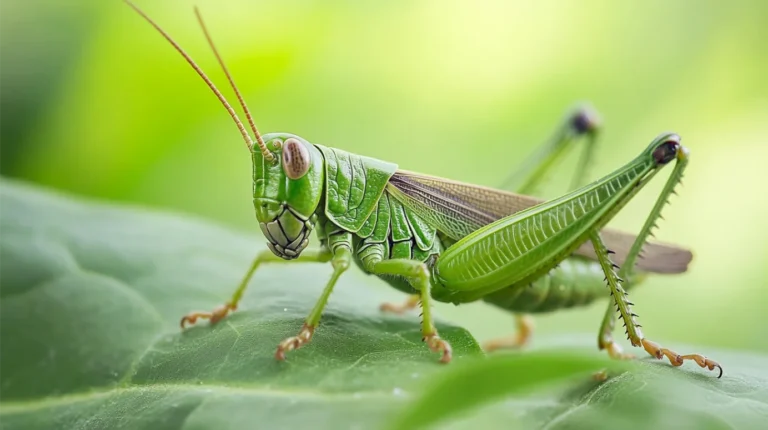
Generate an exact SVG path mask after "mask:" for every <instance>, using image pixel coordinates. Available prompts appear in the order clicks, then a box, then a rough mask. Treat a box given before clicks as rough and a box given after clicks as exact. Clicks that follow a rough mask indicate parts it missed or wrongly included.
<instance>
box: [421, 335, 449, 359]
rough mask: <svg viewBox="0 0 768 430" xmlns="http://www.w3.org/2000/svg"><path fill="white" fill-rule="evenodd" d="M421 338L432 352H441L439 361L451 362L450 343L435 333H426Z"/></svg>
mask: <svg viewBox="0 0 768 430" xmlns="http://www.w3.org/2000/svg"><path fill="white" fill-rule="evenodd" d="M422 340H423V341H424V342H426V343H427V346H429V349H430V350H431V351H432V352H442V353H443V355H442V357H440V362H441V363H450V362H451V357H452V356H453V349H452V348H451V344H450V343H448V342H446V341H444V340H443V339H441V338H440V336H438V335H437V333H432V334H428V335H426V336H424V338H423V339H422Z"/></svg>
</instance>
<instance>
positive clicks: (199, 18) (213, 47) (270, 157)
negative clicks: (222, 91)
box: [195, 6, 274, 161]
mask: <svg viewBox="0 0 768 430" xmlns="http://www.w3.org/2000/svg"><path fill="white" fill-rule="evenodd" d="M195 15H197V21H198V22H199V23H200V28H202V29H203V34H205V38H206V39H208V45H210V46H211V50H212V51H213V54H214V55H216V59H217V60H219V64H220V65H221V68H222V69H223V70H224V74H225V75H227V79H228V80H229V84H230V85H231V86H232V89H233V90H234V91H235V95H237V100H238V101H240V106H242V108H243V111H244V112H245V116H246V117H247V118H248V123H249V124H250V125H251V130H253V134H254V135H256V142H257V143H258V145H259V149H261V153H262V154H263V155H264V158H266V159H267V161H272V160H273V159H274V155H272V153H271V152H269V149H267V145H265V144H264V139H262V138H261V134H260V133H259V130H258V129H257V128H256V124H254V123H253V117H252V116H251V111H249V110H248V106H246V104H245V100H243V96H242V95H241V94H240V90H238V89H237V85H235V80H234V79H232V75H230V74H229V69H227V65H226V64H224V60H223V59H222V58H221V55H219V51H218V49H216V45H215V44H214V43H213V39H212V38H211V35H210V34H209V33H208V29H207V28H206V27H205V23H204V22H203V16H202V15H201V14H200V10H199V9H198V8H197V6H195Z"/></svg>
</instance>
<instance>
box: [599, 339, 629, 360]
mask: <svg viewBox="0 0 768 430" xmlns="http://www.w3.org/2000/svg"><path fill="white" fill-rule="evenodd" d="M603 348H605V349H606V350H608V356H609V357H611V358H613V359H614V360H631V359H633V358H635V355H634V354H629V353H625V352H624V350H623V349H621V345H619V344H618V343H616V342H609V343H608V344H606V345H605V346H603Z"/></svg>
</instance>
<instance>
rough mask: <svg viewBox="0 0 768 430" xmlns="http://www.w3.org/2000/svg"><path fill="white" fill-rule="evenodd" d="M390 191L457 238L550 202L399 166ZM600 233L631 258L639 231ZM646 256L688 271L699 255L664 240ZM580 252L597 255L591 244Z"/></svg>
mask: <svg viewBox="0 0 768 430" xmlns="http://www.w3.org/2000/svg"><path fill="white" fill-rule="evenodd" d="M387 191H389V193H390V194H391V195H392V196H393V197H395V198H396V199H398V200H399V201H400V202H401V203H403V204H404V205H405V206H407V207H408V208H409V209H410V210H412V211H414V212H415V213H416V214H417V215H419V216H420V217H422V218H424V219H426V220H427V221H428V222H430V223H432V224H433V225H434V226H435V227H436V228H437V229H438V230H439V231H440V232H442V233H443V234H445V235H447V236H448V237H450V238H452V239H454V240H460V239H461V238H463V237H464V236H466V235H468V234H469V233H471V232H473V231H475V230H477V229H479V228H480V227H483V226H485V225H487V224H490V223H492V222H494V221H496V220H498V219H501V218H504V217H506V216H509V215H511V214H513V213H515V212H519V211H521V210H524V209H527V208H530V207H532V206H535V205H537V204H539V203H542V202H544V200H543V199H539V198H535V197H530V196H524V195H520V194H515V193H511V192H508V191H502V190H497V189H494V188H489V187H484V186H481V185H474V184H468V183H465V182H459V181H454V180H451V179H444V178H439V177H436V176H430V175H424V174H421V173H415V172H409V171H405V170H398V171H397V172H395V174H394V175H392V177H391V178H390V180H389V184H388V185H387ZM600 234H601V236H602V238H603V241H604V242H605V244H606V246H607V247H608V248H609V249H610V250H611V251H614V252H615V254H614V256H613V257H614V260H615V262H616V263H617V264H619V265H621V264H623V263H624V261H625V260H626V257H627V254H628V253H629V249H630V248H631V246H632V243H634V241H635V239H636V238H637V236H636V235H633V234H629V233H625V232H622V231H619V230H613V229H609V228H604V229H602V230H601V231H600ZM643 249H644V250H643V258H641V259H638V260H637V263H636V265H635V266H636V268H637V269H639V270H642V271H644V272H650V273H664V274H673V273H683V272H685V271H686V270H687V269H688V264H689V263H690V262H691V259H692V258H693V255H692V254H691V252H690V251H689V250H687V249H683V248H680V247H677V246H675V245H670V244H664V243H659V242H647V243H646V244H645V245H644V247H643ZM575 254H577V255H581V256H583V257H587V258H591V259H596V258H597V257H596V255H595V251H594V249H593V248H592V244H591V243H590V242H585V243H584V244H582V245H581V246H580V247H579V248H578V249H577V250H576V251H575Z"/></svg>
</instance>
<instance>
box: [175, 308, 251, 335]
mask: <svg viewBox="0 0 768 430" xmlns="http://www.w3.org/2000/svg"><path fill="white" fill-rule="evenodd" d="M235 309H237V306H236V305H233V304H231V303H225V304H223V305H221V306H219V307H218V308H216V309H214V310H213V312H190V313H188V314H186V315H184V316H183V317H182V318H181V323H180V324H181V328H182V329H184V328H186V326H187V324H189V325H193V324H194V323H195V322H197V320H198V319H203V320H210V321H211V324H216V323H217V322H219V321H221V319H222V318H224V317H225V316H227V315H228V314H229V313H230V312H232V311H234V310H235Z"/></svg>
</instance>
